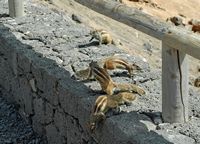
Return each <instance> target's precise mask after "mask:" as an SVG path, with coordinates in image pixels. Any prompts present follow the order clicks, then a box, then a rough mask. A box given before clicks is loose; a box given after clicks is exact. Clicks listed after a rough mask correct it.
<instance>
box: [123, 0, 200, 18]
mask: <svg viewBox="0 0 200 144" xmlns="http://www.w3.org/2000/svg"><path fill="white" fill-rule="evenodd" d="M147 1H148V0H147ZM123 3H125V4H126V5H128V6H130V7H137V8H142V9H143V11H144V12H146V13H148V14H149V15H152V16H155V17H157V18H161V19H163V20H166V19H167V18H168V17H172V16H178V15H183V16H185V17H186V19H187V20H188V19H200V15H199V14H198V13H197V12H198V11H200V1H198V0H168V1H166V0H151V1H150V0H149V3H145V2H143V3H142V2H133V1H130V0H123ZM152 4H154V5H155V4H156V5H157V7H156V6H153V5H152Z"/></svg>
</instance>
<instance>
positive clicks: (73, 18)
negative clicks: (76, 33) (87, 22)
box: [72, 14, 82, 23]
mask: <svg viewBox="0 0 200 144" xmlns="http://www.w3.org/2000/svg"><path fill="white" fill-rule="evenodd" d="M72 20H74V21H76V22H77V23H82V20H81V18H80V17H79V16H77V15H75V14H72Z"/></svg>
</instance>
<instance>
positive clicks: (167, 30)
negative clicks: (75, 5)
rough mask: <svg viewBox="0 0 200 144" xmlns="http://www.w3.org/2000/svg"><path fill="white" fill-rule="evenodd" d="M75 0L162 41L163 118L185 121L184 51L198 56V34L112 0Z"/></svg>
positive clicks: (186, 64)
mask: <svg viewBox="0 0 200 144" xmlns="http://www.w3.org/2000/svg"><path fill="white" fill-rule="evenodd" d="M9 1H10V2H12V3H14V1H23V0H9ZM75 1H76V2H79V3H81V4H82V5H85V6H87V7H89V8H90V9H93V10H95V11H97V12H99V13H101V14H104V15H106V16H108V17H111V18H113V19H115V20H117V21H119V22H122V23H124V24H126V25H128V26H131V27H133V28H135V29H137V30H139V31H141V32H144V33H146V34H148V35H150V36H152V37H155V38H157V39H159V40H161V41H162V115H163V119H164V121H165V122H170V123H173V122H186V121H187V120H188V95H189V92H188V72H189V68H188V59H187V54H189V55H191V56H193V57H195V58H197V59H200V36H198V35H196V34H193V33H192V32H189V31H187V30H185V29H183V28H178V27H174V26H172V25H170V24H168V23H166V22H164V21H161V20H158V19H156V18H154V17H152V16H150V15H147V14H145V13H143V12H141V11H140V10H137V9H135V8H130V7H127V6H126V5H124V4H119V3H118V2H114V1H113V0H75ZM9 4H10V3H9ZM15 4H19V3H15ZM18 7H20V6H18ZM15 11H16V10H15Z"/></svg>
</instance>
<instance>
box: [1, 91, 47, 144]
mask: <svg viewBox="0 0 200 144" xmlns="http://www.w3.org/2000/svg"><path fill="white" fill-rule="evenodd" d="M2 95H3V94H2V93H1V89H0V144H46V143H47V142H46V140H45V139H44V138H42V137H40V136H39V135H38V134H36V133H35V132H34V131H33V129H32V126H31V125H30V124H28V123H27V122H26V121H25V120H24V119H23V118H22V117H21V116H20V115H19V113H18V112H17V107H16V106H15V105H13V104H9V103H8V102H7V101H6V100H5V99H4V98H2Z"/></svg>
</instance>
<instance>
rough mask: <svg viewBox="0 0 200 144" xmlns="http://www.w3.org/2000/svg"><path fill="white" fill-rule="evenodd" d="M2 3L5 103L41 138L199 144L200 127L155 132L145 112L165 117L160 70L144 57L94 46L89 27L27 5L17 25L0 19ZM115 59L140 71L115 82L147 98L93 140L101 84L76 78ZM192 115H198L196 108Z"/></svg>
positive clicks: (0, 73) (0, 63)
mask: <svg viewBox="0 0 200 144" xmlns="http://www.w3.org/2000/svg"><path fill="white" fill-rule="evenodd" d="M0 4H1V5H2V9H0V14H2V17H1V18H0V86H2V89H3V91H5V92H7V93H9V94H10V95H9V96H7V97H6V99H7V100H8V101H10V102H14V103H16V104H18V105H19V112H20V113H21V115H22V116H23V117H24V118H25V119H28V120H29V122H30V124H32V126H33V129H34V130H35V131H36V132H37V133H39V134H40V135H44V136H46V137H47V140H48V143H52V144H54V143H104V144H106V143H116V144H118V143H120V144H121V143H130V144H131V143H145V144H159V143H166V144H167V143H177V144H179V143H185V144H187V143H188V144H189V143H195V141H196V142H199V140H200V139H199V138H198V132H199V130H198V129H196V130H194V131H189V132H185V131H183V129H182V127H180V126H177V127H179V130H174V129H173V128H172V127H168V125H167V126H160V128H159V130H156V128H157V126H156V125H155V124H153V122H152V120H151V119H150V118H149V117H147V116H146V115H144V114H141V112H160V111H161V86H160V85H161V71H160V69H155V70H151V68H150V66H149V64H148V63H147V62H146V61H144V60H143V59H142V58H141V57H138V56H135V55H127V54H126V52H125V51H123V50H122V49H118V48H117V47H115V46H113V45H101V46H99V45H98V43H97V42H96V41H93V42H92V43H89V39H90V38H91V37H90V35H89V32H90V28H89V27H87V26H86V25H84V24H80V23H77V22H76V21H74V20H72V17H71V14H69V15H67V14H64V13H62V12H59V11H56V10H50V9H49V8H48V7H47V6H46V5H42V4H40V5H39V4H38V3H36V2H33V1H31V0H28V1H26V16H24V17H22V18H15V19H12V18H9V17H7V16H6V17H5V16H4V15H3V14H6V13H8V11H7V3H6V0H0ZM152 49H153V48H152ZM113 54H118V55H120V56H121V57H123V58H125V59H127V60H128V61H130V62H133V63H136V64H138V65H140V66H141V68H142V70H143V72H141V73H136V74H135V75H134V77H133V78H132V79H130V78H128V74H127V72H126V71H121V70H120V71H119V70H116V71H112V72H110V74H111V76H112V77H113V80H114V81H116V82H120V83H127V82H129V83H137V84H138V85H140V86H141V87H144V89H145V90H146V92H147V94H146V95H144V96H138V100H137V101H135V102H134V103H133V104H132V105H131V106H122V111H123V112H124V113H122V114H119V115H114V116H110V117H109V118H107V119H106V121H105V123H103V124H102V125H101V126H100V127H99V128H98V129H97V131H96V132H95V133H94V134H90V133H89V131H88V127H87V123H88V120H89V115H90V112H91V108H92V105H93V103H94V101H95V99H96V97H97V96H99V95H100V94H99V92H98V91H99V90H100V86H99V85H98V83H97V82H96V81H89V82H82V81H77V80H74V79H73V78H72V76H73V75H74V72H75V71H77V70H80V69H83V68H86V67H87V66H88V63H89V62H90V61H92V60H97V59H102V58H105V57H108V56H110V55H113ZM196 95H198V94H192V96H195V98H197V97H196ZM192 102H193V103H194V104H196V102H195V101H193V100H192ZM192 110H194V113H195V114H196V113H197V114H199V111H198V107H197V108H196V107H193V109H192ZM197 114H196V115H197ZM195 120H196V121H199V118H197V119H196V117H195ZM189 125H190V124H189V123H188V124H184V127H186V128H187V127H188V126H189ZM197 126H199V123H198V124H197ZM168 129H170V130H171V131H172V132H170V133H168ZM187 129H189V128H187ZM191 134H192V136H190V135H191ZM189 136H190V137H189Z"/></svg>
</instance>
